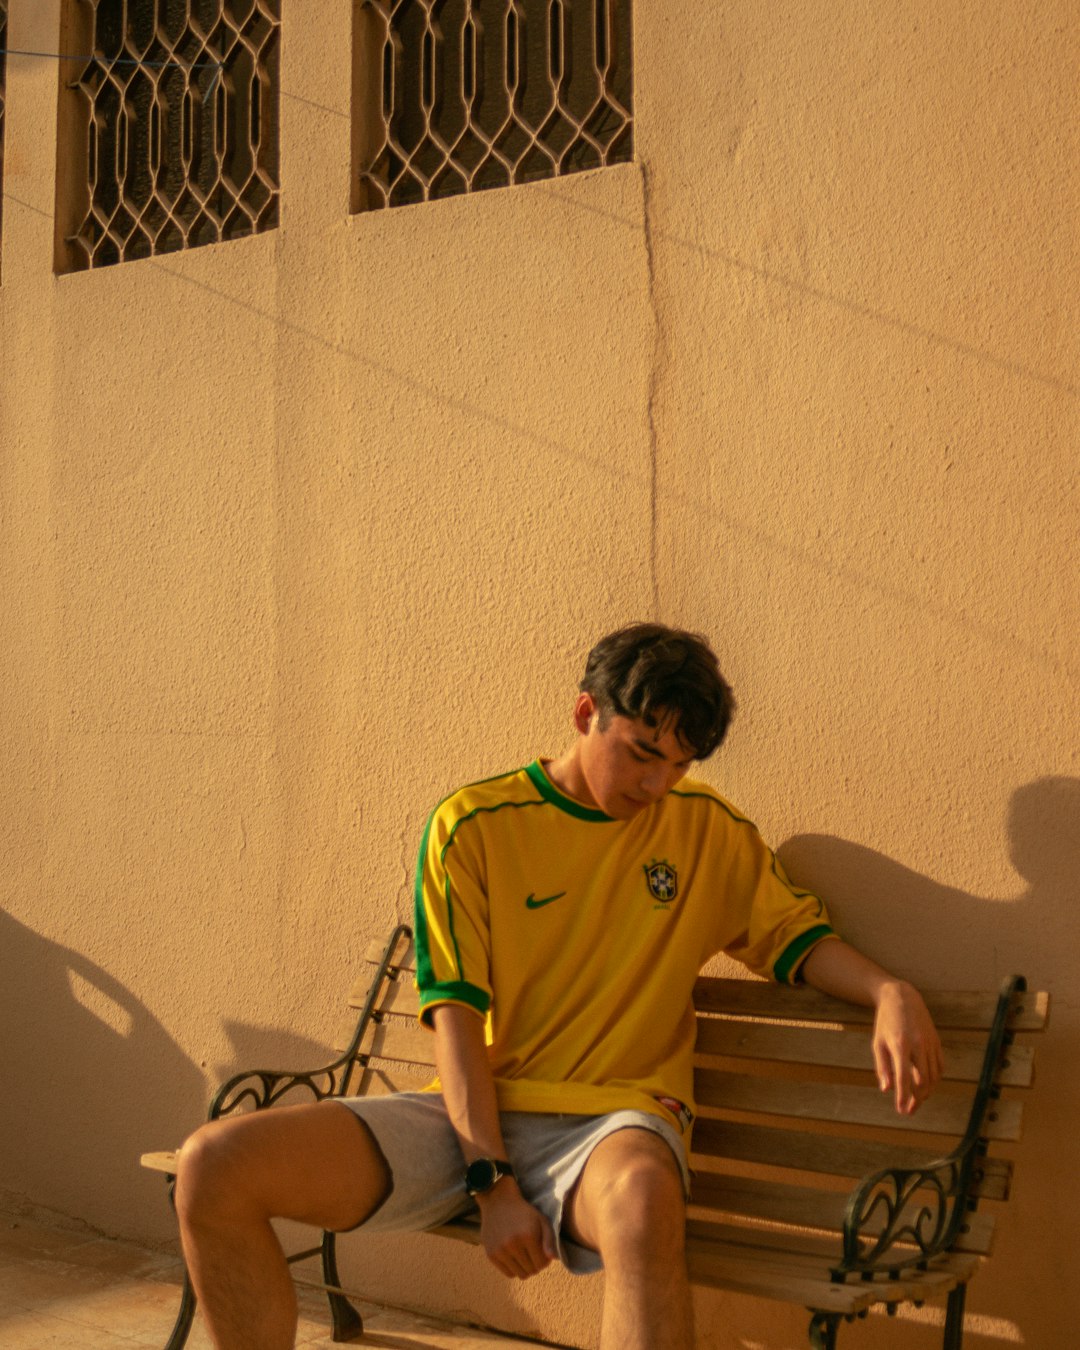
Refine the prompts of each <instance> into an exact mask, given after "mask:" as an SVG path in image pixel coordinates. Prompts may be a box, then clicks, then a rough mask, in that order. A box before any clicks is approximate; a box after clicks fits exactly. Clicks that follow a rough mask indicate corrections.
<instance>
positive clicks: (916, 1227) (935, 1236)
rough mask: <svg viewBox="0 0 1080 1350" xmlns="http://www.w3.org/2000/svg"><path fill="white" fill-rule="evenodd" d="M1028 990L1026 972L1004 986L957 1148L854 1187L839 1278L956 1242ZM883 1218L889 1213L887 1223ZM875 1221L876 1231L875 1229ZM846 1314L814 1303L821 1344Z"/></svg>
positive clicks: (949, 1338) (917, 1265) (866, 1274)
mask: <svg viewBox="0 0 1080 1350" xmlns="http://www.w3.org/2000/svg"><path fill="white" fill-rule="evenodd" d="M1026 991H1027V982H1026V980H1024V978H1023V977H1022V976H1019V975H1014V976H1011V977H1009V978H1008V979H1006V980H1005V981H1004V983H1003V984H1002V986H1001V991H1000V993H999V996H998V1002H997V1008H996V1009H995V1012H994V1020H993V1023H992V1025H991V1029H990V1035H989V1038H988V1040H987V1043H986V1050H985V1053H984V1055H983V1062H982V1069H981V1072H980V1074H979V1081H978V1085H977V1086H976V1089H975V1096H974V1098H973V1100H972V1103H971V1112H970V1114H969V1116H968V1123H967V1128H966V1130H965V1132H964V1136H963V1138H962V1139H961V1141H960V1143H959V1144H957V1146H956V1148H955V1149H953V1151H952V1152H951V1153H949V1154H947V1155H946V1156H945V1157H943V1158H938V1159H935V1160H934V1161H932V1162H929V1163H927V1164H926V1165H925V1166H923V1167H905V1168H901V1167H889V1168H884V1169H883V1170H881V1171H879V1172H875V1173H872V1174H871V1175H870V1176H868V1177H865V1178H864V1179H863V1180H862V1181H861V1182H860V1183H859V1185H858V1186H857V1187H856V1188H855V1190H854V1191H853V1192H852V1193H851V1198H850V1199H849V1201H848V1205H847V1210H846V1213H845V1216H844V1234H843V1255H842V1258H841V1260H840V1262H839V1264H838V1265H836V1266H835V1267H833V1269H832V1270H831V1271H830V1274H831V1276H832V1279H833V1281H834V1283H837V1284H843V1283H844V1282H845V1281H846V1280H847V1279H848V1278H849V1277H855V1276H857V1277H858V1278H859V1279H861V1280H865V1281H867V1282H870V1281H877V1282H883V1281H888V1280H898V1279H899V1278H900V1277H901V1275H902V1274H903V1273H904V1271H906V1270H911V1269H913V1268H914V1269H917V1270H926V1269H928V1268H929V1266H930V1263H931V1261H932V1260H933V1259H934V1257H936V1256H940V1255H941V1254H942V1253H944V1252H947V1251H950V1250H951V1248H952V1246H953V1244H954V1243H955V1242H956V1239H957V1238H958V1237H959V1236H960V1234H961V1232H962V1231H963V1228H964V1222H965V1219H966V1217H967V1215H968V1214H970V1213H971V1212H972V1211H973V1210H974V1209H975V1207H976V1205H977V1204H978V1197H977V1195H975V1194H974V1193H973V1188H974V1187H975V1186H976V1185H977V1184H978V1182H979V1181H980V1180H981V1179H982V1171H981V1167H980V1164H981V1162H982V1160H983V1158H984V1157H985V1156H986V1151H987V1142H986V1139H985V1138H984V1137H983V1133H982V1131H983V1126H984V1124H985V1122H986V1118H987V1113H988V1112H990V1111H991V1108H992V1105H993V1103H994V1102H995V1101H996V1100H997V1099H998V1098H999V1097H1000V1095H1001V1089H1000V1088H999V1087H998V1086H997V1083H996V1079H997V1074H998V1070H999V1069H1000V1068H1002V1067H1005V1056H1006V1055H1007V1053H1008V1049H1009V1046H1010V1045H1011V1044H1012V1042H1013V1032H1012V1030H1011V1029H1010V1027H1009V1021H1010V1019H1011V1017H1012V1016H1013V1015H1014V1013H1015V1011H1016V1000H1017V998H1018V997H1019V996H1020V995H1022V994H1023V993H1025V992H1026ZM991 1119H993V1116H992V1115H991ZM912 1202H915V1206H916V1212H915V1213H914V1214H912ZM878 1220H883V1222H882V1223H881V1226H880V1228H878V1227H877V1221H878ZM871 1222H874V1223H875V1229H874V1231H873V1232H872V1233H871V1232H868V1231H867V1227H868V1225H869V1224H870V1223H871ZM890 1254H891V1255H890ZM965 1294H966V1285H965V1284H964V1283H963V1282H961V1283H960V1284H958V1285H956V1287H955V1288H954V1289H953V1290H952V1291H951V1293H950V1294H949V1300H948V1307H947V1310H946V1316H945V1332H944V1339H943V1342H942V1345H943V1350H960V1346H961V1341H962V1339H963V1323H964V1299H965ZM886 1303H887V1306H888V1310H889V1312H890V1313H892V1312H895V1310H896V1303H895V1302H889V1301H888V1300H886ZM840 1320H841V1319H840V1316H839V1315H838V1314H836V1313H828V1312H823V1311H819V1310H814V1311H813V1316H812V1318H811V1321H810V1344H811V1346H812V1347H813V1350H834V1347H835V1345H836V1337H837V1331H838V1328H839V1325H840Z"/></svg>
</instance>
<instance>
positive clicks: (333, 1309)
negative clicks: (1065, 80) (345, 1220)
mask: <svg viewBox="0 0 1080 1350" xmlns="http://www.w3.org/2000/svg"><path fill="white" fill-rule="evenodd" d="M322 1269H323V1279H324V1281H325V1282H326V1283H327V1284H329V1285H332V1286H334V1288H331V1289H328V1290H327V1291H326V1297H327V1298H328V1299H329V1300H330V1318H331V1320H332V1322H333V1325H334V1330H333V1332H332V1333H331V1340H333V1341H334V1342H335V1343H336V1342H339V1341H358V1340H359V1339H360V1337H361V1336H362V1335H363V1334H364V1323H363V1320H362V1318H361V1316H360V1314H359V1313H358V1312H357V1311H356V1309H355V1308H354V1307H353V1305H352V1304H351V1303H350V1302H349V1300H348V1299H347V1298H346V1297H345V1295H344V1294H339V1293H336V1292H335V1290H336V1289H337V1288H339V1287H340V1285H341V1280H340V1279H339V1278H338V1268H337V1234H336V1233H323V1236H322Z"/></svg>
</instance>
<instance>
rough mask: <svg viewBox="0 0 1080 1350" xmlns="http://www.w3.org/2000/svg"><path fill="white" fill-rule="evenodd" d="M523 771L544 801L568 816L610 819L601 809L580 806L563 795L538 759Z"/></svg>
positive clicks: (586, 818)
mask: <svg viewBox="0 0 1080 1350" xmlns="http://www.w3.org/2000/svg"><path fill="white" fill-rule="evenodd" d="M525 772H526V773H527V774H528V775H529V779H530V781H531V783H532V785H533V787H534V788H536V790H537V792H539V794H540V796H541V797H543V799H544V800H545V801H546V802H550V803H551V805H552V806H557V807H558V808H559V810H560V811H565V812H566V814H567V815H568V816H574V817H575V818H576V819H577V820H605V821H610V820H611V819H612V817H611V816H609V815H607V814H606V813H605V812H603V811H595V810H593V808H592V807H590V806H582V805H581V803H580V802H576V801H574V799H573V797H566V796H564V795H563V793H561V792H560V791H559V789H558V788H557V787H556V786H555V784H554V783H553V782H552V781H551V779H550V778H549V777H548V776H547V774H546V773H545V772H544V766H543V765H542V764H541V763H540V761H539V760H538V759H536V760H533V762H532V763H531V764H528V765H526V767H525Z"/></svg>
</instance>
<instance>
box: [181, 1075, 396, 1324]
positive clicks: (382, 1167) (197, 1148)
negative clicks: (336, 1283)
mask: <svg viewBox="0 0 1080 1350" xmlns="http://www.w3.org/2000/svg"><path fill="white" fill-rule="evenodd" d="M390 1184H391V1183H390V1177H389V1175H388V1172H387V1168H386V1163H385V1161H384V1159H383V1156H382V1154H381V1152H380V1151H379V1149H378V1147H377V1146H376V1144H375V1142H374V1140H373V1139H372V1137H371V1135H370V1133H369V1132H368V1129H367V1127H366V1126H365V1125H364V1124H363V1122H362V1121H360V1120H359V1119H357V1118H356V1117H355V1116H354V1114H353V1112H352V1111H350V1110H349V1109H348V1108H346V1107H342V1106H341V1105H340V1104H338V1103H336V1102H318V1103H311V1104H310V1105H304V1106H288V1107H275V1108H274V1109H273V1110H270V1111H259V1112H255V1113H253V1114H251V1115H245V1116H234V1117H231V1118H229V1119H226V1120H218V1121H213V1122H211V1123H210V1124H208V1125H204V1126H202V1128H201V1129H199V1130H197V1131H196V1132H195V1133H194V1134H193V1135H192V1136H191V1138H190V1139H189V1140H188V1141H187V1143H186V1144H185V1145H184V1147H183V1148H182V1149H181V1151H180V1159H179V1165H178V1168H177V1183H176V1212H177V1216H178V1218H179V1220H180V1237H181V1241H182V1242H183V1247H184V1255H185V1257H186V1259H187V1265H188V1271H189V1273H190V1275H191V1280H192V1283H193V1284H194V1286H195V1292H196V1294H197V1295H198V1297H199V1303H200V1305H201V1308H202V1312H203V1316H204V1318H205V1320H206V1324H207V1326H208V1328H209V1330H210V1335H211V1337H212V1338H213V1341H214V1344H215V1345H216V1346H217V1347H218V1350H291V1347H292V1345H293V1341H294V1339H295V1336H296V1317H297V1307H296V1293H295V1290H294V1288H293V1282H292V1278H291V1276H290V1274H289V1267H288V1263H287V1262H286V1260H285V1255H284V1253H283V1251H282V1249H281V1245H280V1243H279V1242H278V1240H277V1237H276V1236H275V1234H274V1231H273V1229H272V1228H271V1226H270V1220H271V1218H283V1219H295V1220H297V1221H299V1222H301V1223H309V1224H313V1225H314V1226H315V1227H317V1228H329V1229H346V1228H352V1227H355V1225H356V1224H358V1223H360V1222H362V1221H363V1220H364V1219H366V1218H367V1217H368V1215H369V1214H371V1213H372V1212H373V1211H374V1210H376V1209H377V1208H378V1207H379V1205H380V1203H381V1202H382V1200H383V1199H384V1198H385V1196H386V1194H387V1192H388V1191H389V1189H390Z"/></svg>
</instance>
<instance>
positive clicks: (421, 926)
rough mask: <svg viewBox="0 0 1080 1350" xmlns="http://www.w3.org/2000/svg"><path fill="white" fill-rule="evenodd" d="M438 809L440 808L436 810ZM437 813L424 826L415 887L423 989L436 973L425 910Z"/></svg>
mask: <svg viewBox="0 0 1080 1350" xmlns="http://www.w3.org/2000/svg"><path fill="white" fill-rule="evenodd" d="M436 809H438V808H436ZM434 819H435V812H434V811H432V813H431V815H430V816H428V822H427V824H426V825H425V826H424V837H423V838H422V839H421V841H420V858H419V860H418V862H417V864H416V880H415V883H414V887H413V910H414V916H413V942H414V944H415V948H416V983H417V985H418V987H419V988H421V989H423V988H424V986H425V985H430V984H433V983H434V981H435V971H434V968H433V967H432V964H431V945H430V939H429V938H428V926H427V911H426V910H425V908H424V860H425V859H426V858H427V846H428V836H429V835H430V834H431V823H432V821H433V820H434Z"/></svg>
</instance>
